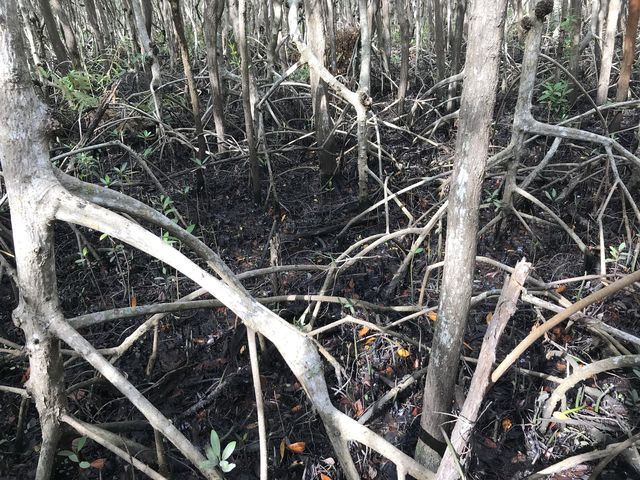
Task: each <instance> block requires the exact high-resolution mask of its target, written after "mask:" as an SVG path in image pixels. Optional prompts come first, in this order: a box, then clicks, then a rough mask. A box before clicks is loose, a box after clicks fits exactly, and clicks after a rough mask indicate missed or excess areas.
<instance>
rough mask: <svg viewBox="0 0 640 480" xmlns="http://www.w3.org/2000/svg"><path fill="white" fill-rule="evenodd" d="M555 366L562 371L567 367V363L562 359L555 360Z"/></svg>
mask: <svg viewBox="0 0 640 480" xmlns="http://www.w3.org/2000/svg"><path fill="white" fill-rule="evenodd" d="M556 368H557V369H558V371H560V372H564V371H565V370H566V369H567V364H566V363H565V362H564V361H563V360H560V361H558V362H556Z"/></svg>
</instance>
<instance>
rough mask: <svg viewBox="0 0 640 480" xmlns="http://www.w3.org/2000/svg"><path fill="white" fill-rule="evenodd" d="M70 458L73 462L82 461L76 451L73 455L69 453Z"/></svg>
mask: <svg viewBox="0 0 640 480" xmlns="http://www.w3.org/2000/svg"><path fill="white" fill-rule="evenodd" d="M69 460H71V461H72V462H76V463H78V462H79V461H80V460H79V459H78V455H76V454H75V453H72V454H71V455H69Z"/></svg>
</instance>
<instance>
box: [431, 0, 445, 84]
mask: <svg viewBox="0 0 640 480" xmlns="http://www.w3.org/2000/svg"><path fill="white" fill-rule="evenodd" d="M433 24H434V25H433V26H434V30H435V31H434V38H435V56H436V68H437V69H438V76H437V78H436V79H435V80H436V82H439V81H440V80H443V79H444V78H445V77H446V76H447V71H446V70H447V68H446V57H447V52H446V46H445V45H446V44H445V39H444V32H445V24H444V19H443V18H442V4H441V3H440V0H433Z"/></svg>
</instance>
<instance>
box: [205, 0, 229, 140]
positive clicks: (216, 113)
mask: <svg viewBox="0 0 640 480" xmlns="http://www.w3.org/2000/svg"><path fill="white" fill-rule="evenodd" d="M223 12H224V0H205V2H204V41H205V45H206V46H207V67H208V70H209V82H210V83H211V103H212V104H213V122H214V124H215V126H216V137H217V142H218V153H223V152H225V151H226V148H225V144H224V112H223V105H224V94H223V91H222V84H221V83H220V65H219V63H220V60H219V57H218V51H219V45H218V30H219V27H220V21H221V20H222V13H223Z"/></svg>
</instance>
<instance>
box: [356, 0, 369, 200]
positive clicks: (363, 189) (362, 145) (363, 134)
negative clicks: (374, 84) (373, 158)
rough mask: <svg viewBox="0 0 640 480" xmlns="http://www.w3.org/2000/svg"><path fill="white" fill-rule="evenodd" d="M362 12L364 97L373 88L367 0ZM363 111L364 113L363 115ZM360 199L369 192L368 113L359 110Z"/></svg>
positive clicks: (361, 3) (362, 1) (362, 0)
mask: <svg viewBox="0 0 640 480" xmlns="http://www.w3.org/2000/svg"><path fill="white" fill-rule="evenodd" d="M358 10H359V12H360V81H359V84H360V85H359V88H358V92H359V93H360V95H361V97H362V98H366V97H368V96H369V90H370V88H371V19H370V17H369V12H368V10H367V0H359V1H358ZM361 113H364V115H362V114H361ZM357 122H358V139H359V141H358V200H359V201H360V204H361V205H364V204H365V203H366V202H367V200H368V193H367V161H368V155H367V143H368V138H369V132H368V129H367V114H366V111H365V110H362V111H361V110H358V118H357Z"/></svg>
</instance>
